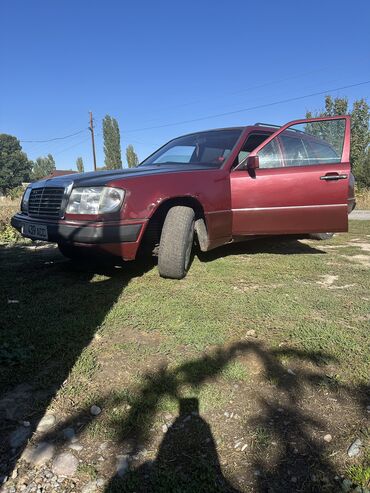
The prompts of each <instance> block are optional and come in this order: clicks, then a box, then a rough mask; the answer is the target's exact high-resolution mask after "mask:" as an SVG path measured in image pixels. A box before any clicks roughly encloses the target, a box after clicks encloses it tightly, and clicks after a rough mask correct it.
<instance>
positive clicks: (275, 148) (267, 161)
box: [258, 138, 283, 168]
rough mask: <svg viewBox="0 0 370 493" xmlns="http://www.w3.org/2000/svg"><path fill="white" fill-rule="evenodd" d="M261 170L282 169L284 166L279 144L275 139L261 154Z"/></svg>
mask: <svg viewBox="0 0 370 493" xmlns="http://www.w3.org/2000/svg"><path fill="white" fill-rule="evenodd" d="M258 156H259V160H260V168H281V167H282V166H283V163H282V159H281V154H280V149H279V144H278V143H277V139H276V138H275V139H273V140H272V141H271V142H269V143H268V144H267V145H265V147H263V148H262V149H261V150H260V151H259V153H258Z"/></svg>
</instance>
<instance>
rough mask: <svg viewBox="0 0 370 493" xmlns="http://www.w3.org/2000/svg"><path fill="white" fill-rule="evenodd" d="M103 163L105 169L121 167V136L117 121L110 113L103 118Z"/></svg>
mask: <svg viewBox="0 0 370 493" xmlns="http://www.w3.org/2000/svg"><path fill="white" fill-rule="evenodd" d="M103 137H104V154H105V159H104V164H105V168H106V169H121V168H122V157H121V137H120V133H119V127H118V122H117V120H116V119H115V118H112V117H111V116H110V115H106V116H105V117H104V118H103Z"/></svg>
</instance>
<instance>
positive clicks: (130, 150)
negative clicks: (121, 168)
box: [126, 144, 139, 168]
mask: <svg viewBox="0 0 370 493" xmlns="http://www.w3.org/2000/svg"><path fill="white" fill-rule="evenodd" d="M126 161H127V165H128V167H129V168H136V166H137V165H138V164H139V158H138V157H137V154H136V152H135V149H134V146H133V145H131V144H129V145H128V146H127V147H126Z"/></svg>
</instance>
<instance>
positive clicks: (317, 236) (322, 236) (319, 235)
mask: <svg viewBox="0 0 370 493" xmlns="http://www.w3.org/2000/svg"><path fill="white" fill-rule="evenodd" d="M333 236H334V233H311V234H310V238H311V239H312V240H330V238H333Z"/></svg>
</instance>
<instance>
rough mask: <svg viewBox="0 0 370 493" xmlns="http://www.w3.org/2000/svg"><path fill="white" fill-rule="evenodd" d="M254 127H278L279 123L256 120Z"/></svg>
mask: <svg viewBox="0 0 370 493" xmlns="http://www.w3.org/2000/svg"><path fill="white" fill-rule="evenodd" d="M254 126H255V127H276V128H280V127H281V125H274V124H272V123H262V122H257V123H255V124H254Z"/></svg>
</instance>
